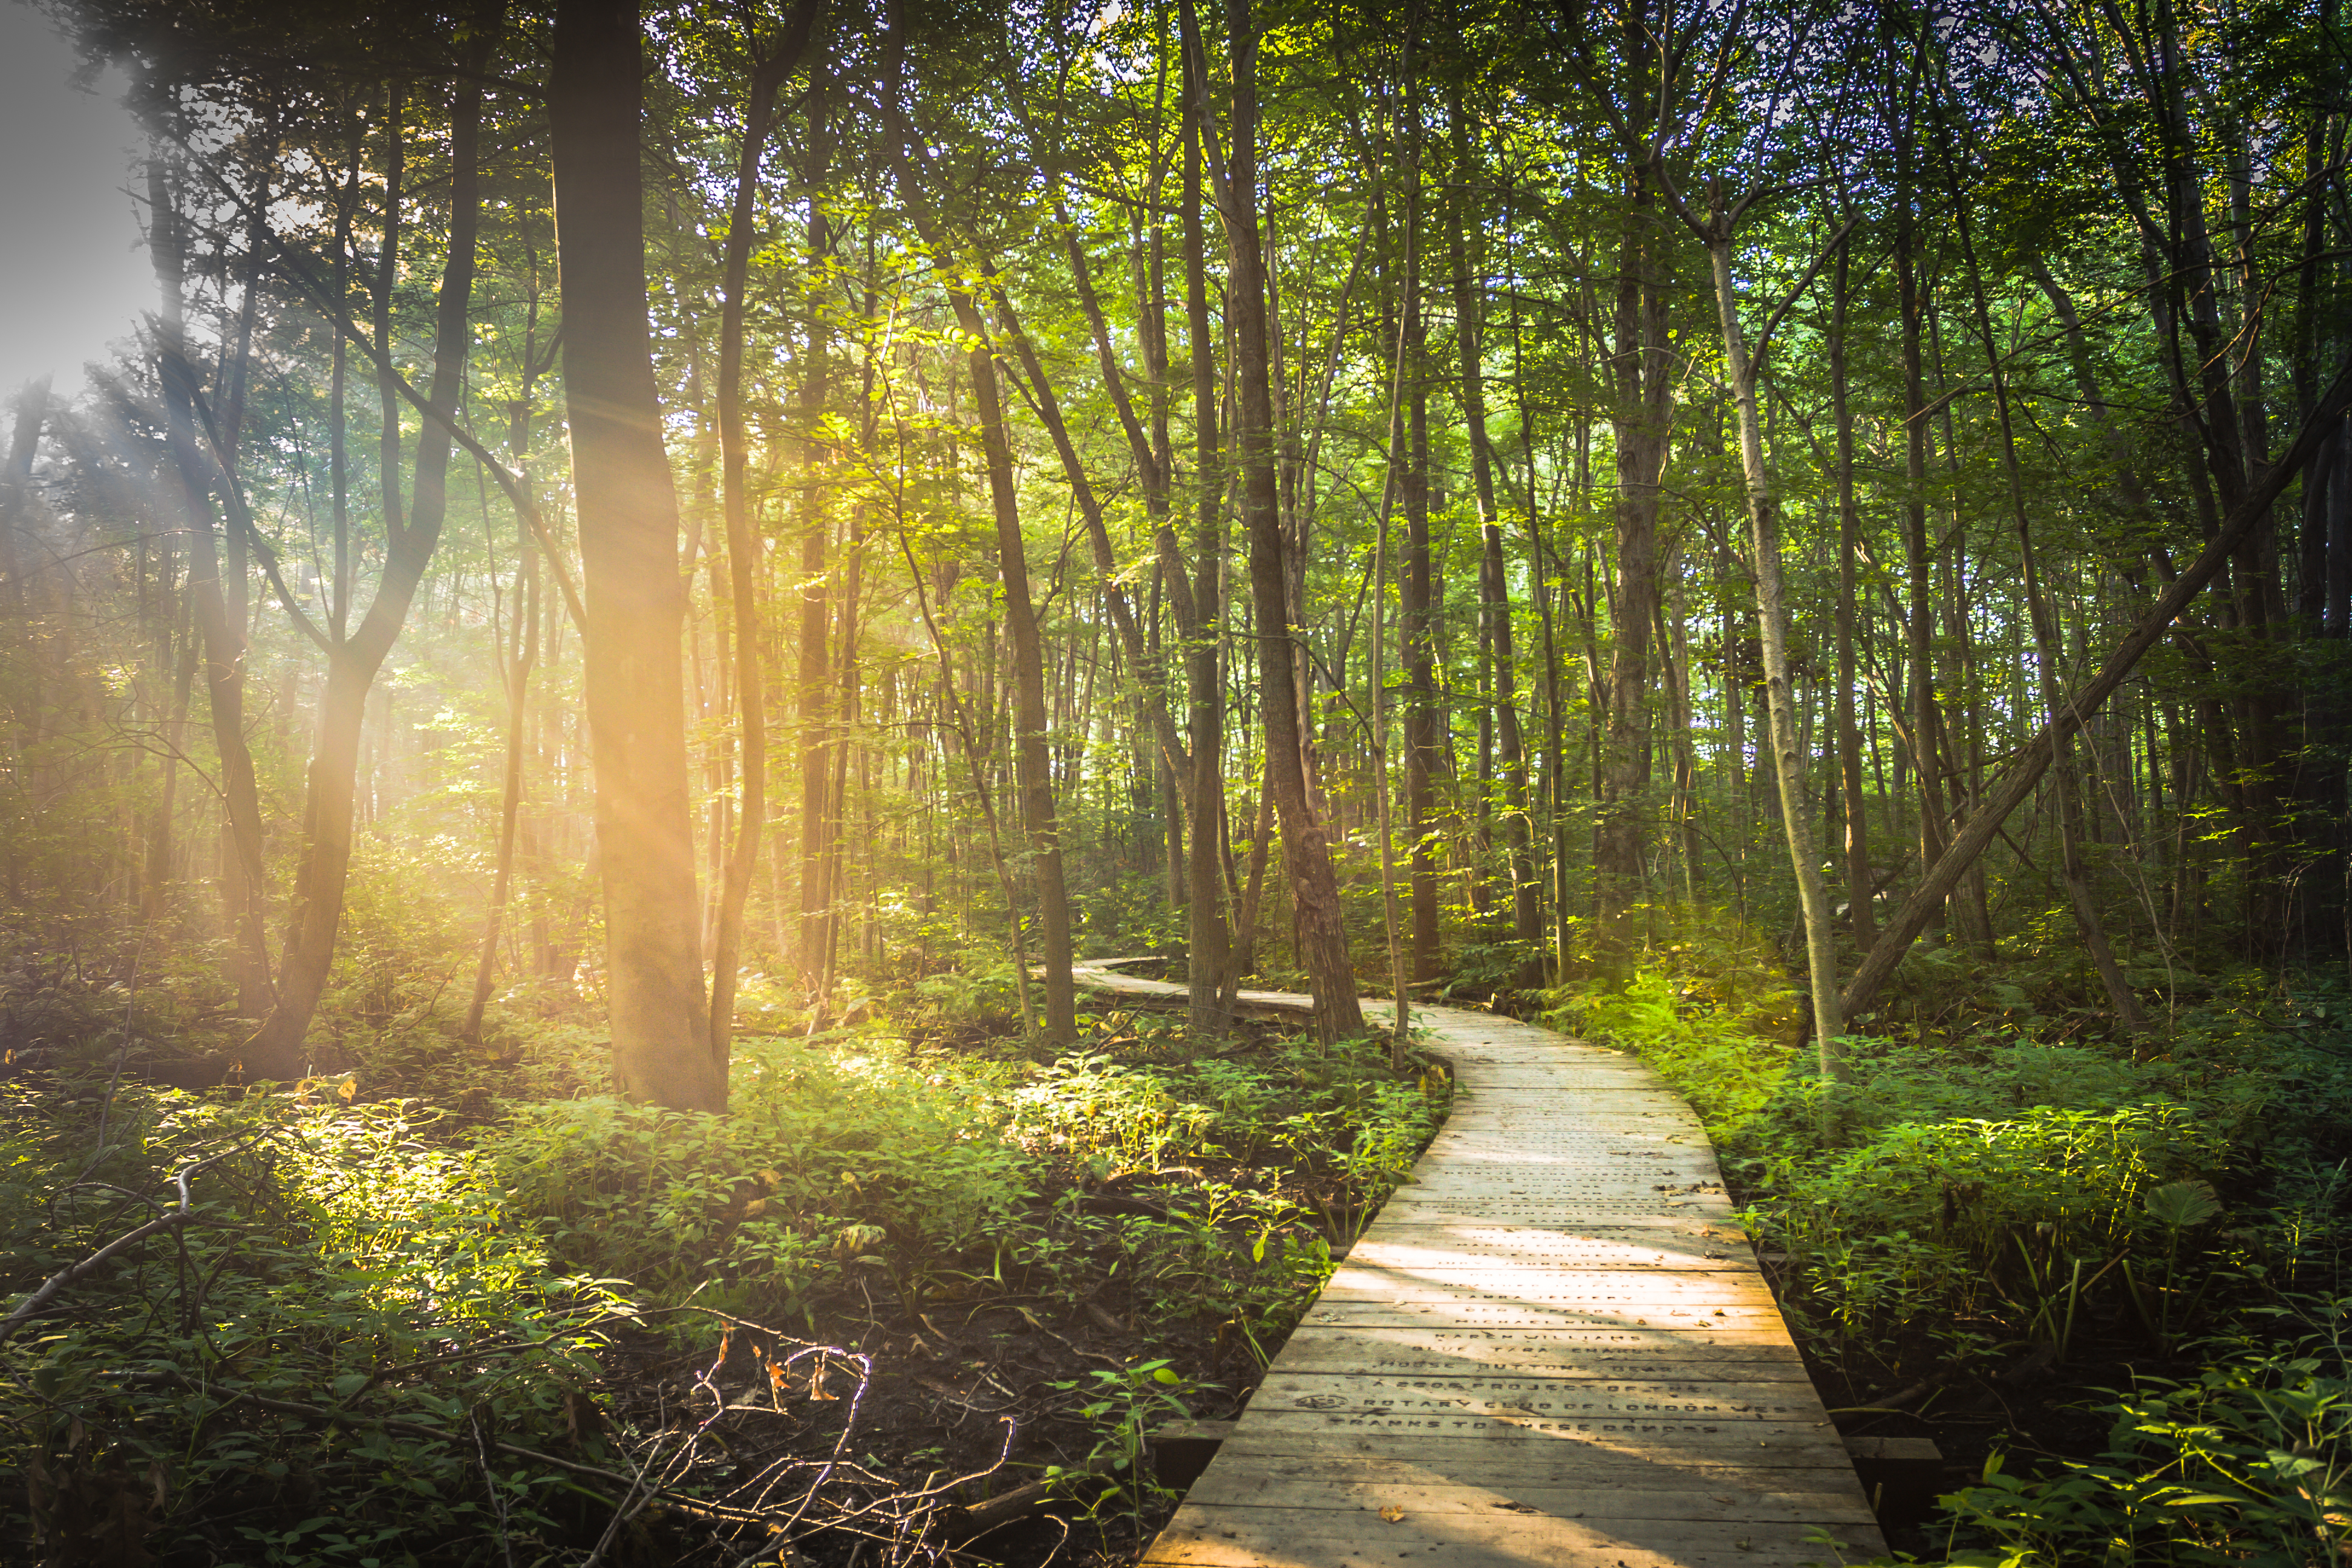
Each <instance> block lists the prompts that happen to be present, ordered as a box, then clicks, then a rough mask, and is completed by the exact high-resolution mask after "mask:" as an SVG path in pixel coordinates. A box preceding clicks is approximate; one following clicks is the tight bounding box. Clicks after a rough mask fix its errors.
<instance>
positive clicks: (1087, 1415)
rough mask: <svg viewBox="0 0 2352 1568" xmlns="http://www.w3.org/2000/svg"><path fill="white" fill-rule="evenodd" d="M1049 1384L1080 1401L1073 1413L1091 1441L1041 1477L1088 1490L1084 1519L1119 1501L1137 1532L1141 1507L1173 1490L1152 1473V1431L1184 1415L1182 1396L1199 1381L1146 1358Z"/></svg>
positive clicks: (1185, 1401) (1188, 1411) (1079, 1490)
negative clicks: (1080, 1455) (1078, 1455)
mask: <svg viewBox="0 0 2352 1568" xmlns="http://www.w3.org/2000/svg"><path fill="white" fill-rule="evenodd" d="M1053 1386H1054V1388H1055V1390H1056V1391H1057V1392H1060V1393H1064V1394H1077V1395H1078V1396H1079V1397H1080V1398H1081V1399H1082V1400H1084V1403H1083V1404H1081V1405H1079V1406H1078V1411H1077V1414H1078V1417H1079V1419H1081V1420H1083V1421H1085V1422H1087V1424H1088V1425H1089V1426H1091V1427H1092V1428H1093V1430H1094V1433H1095V1445H1094V1447H1093V1448H1092V1449H1091V1450H1089V1451H1088V1453H1087V1457H1086V1458H1084V1459H1083V1460H1081V1461H1079V1462H1078V1463H1077V1464H1075V1465H1068V1466H1063V1465H1050V1466H1048V1467H1046V1470H1045V1479H1047V1480H1049V1481H1052V1482H1054V1483H1055V1484H1056V1485H1059V1486H1062V1487H1066V1488H1067V1489H1069V1490H1070V1491H1071V1492H1072V1493H1073V1494H1075V1495H1078V1496H1086V1495H1087V1494H1089V1493H1091V1494H1092V1495H1091V1497H1089V1498H1088V1500H1087V1518H1089V1519H1092V1518H1095V1517H1097V1515H1099V1514H1100V1513H1101V1512H1102V1511H1103V1510H1105V1509H1106V1508H1108V1507H1110V1506H1112V1505H1113V1504H1116V1503H1121V1502H1124V1503H1125V1504H1126V1505H1127V1509H1128V1513H1129V1517H1130V1518H1131V1519H1132V1520H1133V1521H1134V1524H1135V1528H1136V1530H1137V1531H1138V1533H1140V1532H1141V1531H1142V1529H1143V1510H1144V1508H1145V1506H1146V1505H1147V1504H1149V1503H1150V1502H1153V1501H1155V1500H1161V1499H1168V1498H1173V1497H1174V1496H1175V1495H1176V1494H1175V1493H1174V1492H1172V1491H1171V1490H1170V1489H1168V1488H1166V1487H1163V1486H1161V1485H1160V1483H1159V1481H1158V1480H1157V1479H1154V1478H1153V1477H1152V1475H1151V1468H1150V1462H1149V1458H1150V1455H1149V1449H1150V1434H1151V1430H1152V1428H1153V1427H1155V1426H1160V1425H1161V1424H1162V1423H1164V1422H1168V1421H1181V1420H1184V1419H1186V1418H1187V1417H1189V1416H1190V1415H1192V1405H1191V1404H1190V1402H1189V1401H1188V1399H1187V1398H1186V1395H1187V1394H1192V1393H1196V1392H1198V1391H1199V1389H1198V1385H1196V1384H1189V1383H1187V1382H1186V1381H1185V1380H1184V1378H1183V1376H1182V1375H1181V1373H1178V1372H1177V1371H1176V1370H1175V1369H1174V1368H1172V1367H1171V1366H1170V1365H1169V1364H1168V1363H1167V1362H1165V1361H1147V1362H1139V1363H1136V1364H1135V1365H1133V1366H1128V1367H1121V1368H1119V1369H1118V1370H1117V1371H1115V1372H1114V1371H1111V1370H1109V1369H1108V1368H1102V1369H1097V1370H1095V1371H1091V1372H1089V1373H1087V1375H1086V1376H1085V1377H1083V1378H1076V1379H1073V1380H1071V1381H1069V1382H1066V1383H1057V1384H1054V1385H1053Z"/></svg>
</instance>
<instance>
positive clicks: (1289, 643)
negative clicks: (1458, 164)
mask: <svg viewBox="0 0 2352 1568" xmlns="http://www.w3.org/2000/svg"><path fill="white" fill-rule="evenodd" d="M1180 14H1181V19H1182V21H1183V24H1184V31H1185V34H1186V43H1187V46H1188V47H1190V48H1191V49H1192V51H1193V57H1194V62H1195V68H1196V71H1198V74H1199V75H1200V76H1201V77H1202V78H1203V79H1204V78H1205V76H1206V73H1205V71H1199V70H1198V68H1199V65H1200V62H1201V60H1202V56H1201V54H1200V53H1199V49H1200V44H1199V36H1198V28H1197V26H1195V24H1194V21H1193V18H1192V6H1191V4H1190V0H1185V3H1184V4H1183V5H1182V6H1181V13H1180ZM1227 23H1228V26H1229V27H1230V29H1231V33H1232V46H1233V82H1234V89H1233V116H1232V121H1231V123H1230V126H1229V130H1230V132H1231V134H1232V138H1233V151H1232V167H1231V169H1230V171H1229V172H1228V173H1227V174H1225V176H1224V178H1223V179H1222V180H1221V181H1220V182H1219V186H1220V188H1219V190H1218V192H1217V196H1218V206H1219V208H1220V209H1221V212H1222V214H1223V218H1224V226H1225V237H1226V242H1227V254H1228V262H1227V266H1226V299H1227V304H1226V309H1227V310H1228V312H1229V313H1230V315H1231V317H1232V320H1233V325H1234V388H1235V396H1234V411H1235V414H1236V416H1237V421H1236V429H1235V432H1234V435H1235V444H1236V446H1237V447H1238V448H1239V451H1240V455H1241V464H1242V475H1243V484H1242V510H1243V515H1244V518H1245V520H1246V521H1247V525H1248V529H1249V561H1250V598H1251V604H1252V606H1253V608H1254V610H1255V617H1256V621H1257V639H1258V676H1259V679H1258V687H1259V695H1260V700H1261V701H1262V702H1263V703H1264V704H1265V709H1264V719H1263V722H1264V726H1265V749H1266V777H1267V784H1268V785H1269V789H1270V793H1271V794H1272V795H1273V797H1274V806H1275V811H1276V815H1277V816H1279V817H1280V818H1281V821H1282V848H1283V861H1284V864H1285V866H1286V868H1287V869H1288V871H1289V873H1290V889H1291V899H1292V901H1293V904H1294V907H1295V908H1296V910H1297V917H1298V932H1299V949H1300V952H1299V957H1300V959H1301V960H1302V961H1303V963H1304V967H1305V968H1306V970H1307V978H1308V984H1310V985H1311V986H1312V987H1313V989H1314V993H1315V1025H1316V1033H1317V1034H1318V1036H1319V1037H1321V1038H1323V1039H1325V1040H1339V1039H1346V1038H1349V1037H1353V1036H1357V1035H1360V1034H1362V1033H1363V1031H1364V1015H1363V1007H1362V1005H1361V1004H1360V1001H1359V999H1358V997H1357V994H1356V976H1355V970H1354V965H1353V964H1352V963H1351V962H1350V961H1349V955H1348V932H1347V927H1346V926H1345V925H1344V924H1343V923H1342V921H1341V920H1340V913H1339V879H1338V878H1337V876H1335V875H1334V873H1333V871H1332V868H1331V851H1330V847H1329V842H1328V839H1327V838H1326V837H1325V835H1324V828H1323V824H1322V823H1321V821H1320V820H1318V818H1317V816H1316V815H1315V813H1314V810H1313V807H1312V805H1311V803H1310V802H1309V801H1308V799H1307V760H1306V752H1305V749H1304V744H1303V741H1304V737H1303V736H1302V735H1301V733H1300V728H1299V721H1300V714H1299V707H1298V688H1297V654H1296V651H1295V649H1294V647H1293V637H1292V631H1291V625H1290V618H1289V603H1288V599H1289V595H1288V577H1289V572H1288V563H1287V562H1286V559H1285V552H1284V540H1283V536H1282V516H1281V495H1280V493H1279V489H1278V485H1277V481H1276V473H1275V450H1274V400H1273V390H1272V385H1271V383H1270V381H1269V379H1268V377H1269V374H1270V368H1271V367H1270V363H1269V361H1268V357H1267V355H1268V344H1267V339H1266V332H1267V324H1266V284H1265V252H1264V251H1263V250H1262V249H1261V248H1260V247H1259V245H1258V218H1257V191H1258V185H1257V36H1256V30H1255V29H1256V24H1255V19H1254V17H1253V16H1252V11H1251V6H1250V3H1249V0H1233V3H1232V4H1231V5H1229V6H1228V11H1227ZM1203 85H1204V86H1205V82H1204V83H1203ZM1202 97H1203V98H1204V99H1205V97H1206V93H1205V91H1204V92H1203V93H1202ZM1204 119H1205V116H1204Z"/></svg>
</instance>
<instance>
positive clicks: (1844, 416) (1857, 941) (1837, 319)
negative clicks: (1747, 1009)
mask: <svg viewBox="0 0 2352 1568" xmlns="http://www.w3.org/2000/svg"><path fill="white" fill-rule="evenodd" d="M1852 262H1853V254H1852V247H1850V246H1844V245H1841V246H1840V247H1838V253H1837V260H1836V262H1835V264H1834V265H1835V268H1836V270H1835V271H1834V272H1833V273H1832V277H1831V285H1830V286H1831V295H1830V335H1829V352H1830V406H1831V416H1832V418H1833V419H1834V420H1835V421H1836V424H1837V490H1838V599H1837V714H1836V724H1837V753H1838V784H1839V787H1840V788H1841V789H1842V790H1843V792H1844V799H1845V811H1844V817H1845V886H1846V919H1847V921H1848V923H1849V924H1850V925H1851V926H1852V927H1853V942H1854V946H1855V948H1856V950H1858V951H1863V952H1867V951H1868V950H1869V947H1870V944H1871V943H1872V942H1874V941H1875V940H1876V939H1877V935H1878V922H1877V921H1875V920H1874V919H1873V918H1872V913H1871V907H1870V906H1871V898H1872V888H1873V886H1874V884H1873V881H1872V876H1871V869H1870V803H1869V800H1868V798H1867V797H1866V796H1865V795H1864V793H1863V780H1862V731H1861V730H1860V729H1859V728H1858V727H1856V725H1855V723H1854V717H1853V688H1854V665H1853V639H1854V559H1855V556H1856V555H1857V553H1858V552H1860V550H1861V547H1862V515H1861V511H1860V510H1859V509H1858V508H1857V507H1856V506H1855V505H1854V499H1853V407H1852V405H1851V404H1850V403H1849V402H1848V400H1847V395H1846V344H1847V341H1848V336H1849V330H1848V313H1847V312H1848V307H1849V304H1850V302H1851V301H1852V300H1853V283H1852Z"/></svg>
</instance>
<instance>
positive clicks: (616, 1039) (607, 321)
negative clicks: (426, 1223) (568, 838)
mask: <svg viewBox="0 0 2352 1568" xmlns="http://www.w3.org/2000/svg"><path fill="white" fill-rule="evenodd" d="M642 80H643V65H642V59H641V50H640V43H639V29H638V21H637V6H636V0H559V4H558V5H557V7H556V22H555V47H554V65H553V69H552V71H551V75H550V79H549V84H548V117H549V123H550V127H551V131H552V132H553V142H554V163H555V201H556V260H557V268H558V270H559V274H560V276H561V279H562V288H563V303H564V322H563V382H564V393H565V399H566V403H567V405H568V406H569V409H570V415H571V424H572V490H573V494H574V496H575V498H576V504H577V507H578V512H579V526H580V553H581V563H582V567H583V574H584V576H585V578H586V583H585V597H586V605H585V609H586V612H587V627H586V635H585V637H584V638H583V642H584V645H585V646H584V649H583V652H584V660H585V662H584V682H583V686H584V695H585V699H586V700H585V704H584V705H585V708H586V710H587V718H588V728H589V737H590V742H589V743H590V747H591V750H592V752H593V759H594V763H595V768H596V843H597V851H598V857H597V858H598V861H599V865H600V870H601V879H602V882H603V885H604V928H605V989H606V994H607V996H608V997H609V998H610V1004H611V1012H612V1027H613V1070H614V1079H615V1080H616V1082H617V1083H618V1085H619V1087H620V1089H621V1091H622V1093H624V1094H625V1095H626V1096H627V1097H628V1098H629V1099H631V1100H638V1101H641V1102H651V1103H654V1104H658V1105H666V1106H670V1107H673V1108H675V1109H678V1110H709V1111H718V1110H725V1109H726V1105H727V1064H726V1060H725V1058H724V1057H723V1056H722V1055H721V1054H720V1053H719V1051H718V1050H716V1049H714V1048H713V1046H712V1043H711V1039H710V1027H709V1025H710V1019H709V1009H708V1006H707V1004H706V1000H705V996H704V992H703V984H702V962H701V952H700V943H699V940H698V939H699V935H700V932H699V930H698V924H699V921H698V905H697V902H696V898H695V886H694V837H693V830H692V826H691V824H690V822H689V819H688V784H687V751H686V692H685V686H684V681H683V679H682V677H681V673H680V666H679V637H680V634H681V633H682V631H683V629H684V626H685V618H686V595H685V589H684V587H683V584H681V582H680V580H679V572H678V512H677V493H676V491H675V489H673V488H672V485H671V480H670V471H669V459H668V456H667V453H666V452H665V451H664V450H663V447H662V432H661V407H660V398H659V394H658V391H657V389H656V386H655V384H654V374H653V361H652V355H651V344H650V342H649V341H648V336H647V330H646V263H645V228H644V211H643V194H642V189H641V186H640V183H639V174H638V169H639V150H638V119H639V115H640V112H641V108H642V100H641V92H642V85H641V84H642Z"/></svg>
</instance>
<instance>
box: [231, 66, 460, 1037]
mask: <svg viewBox="0 0 2352 1568" xmlns="http://www.w3.org/2000/svg"><path fill="white" fill-rule="evenodd" d="M481 110H482V92H481V88H480V87H479V86H478V85H477V84H475V83H473V82H471V81H464V82H460V83H459V84H458V86H457V88H456V89H455V90H454V94H453V100H452V103H451V108H450V121H449V122H450V133H449V145H450V179H449V201H450V211H449V245H448V256H447V259H446V265H445V267H444V269H443V272H442V277H441V294H440V300H439V306H438V310H437V312H436V320H435V323H434V344H433V384H432V388H431V391H430V393H429V394H428V397H427V401H428V404H429V405H430V408H431V410H432V412H433V414H435V415H436V416H438V419H437V421H436V419H435V418H431V417H428V418H427V419H426V421H425V426H424V429H423V430H422V431H421V432H420V433H419V435H418V437H417V444H416V474H415V487H414V496H413V500H414V502H415V504H414V507H413V509H412V510H411V512H410V515H409V516H408V517H407V518H406V519H405V520H403V519H401V518H400V517H399V515H398V513H397V510H396V505H395V503H394V502H393V501H392V500H391V499H390V498H392V497H393V496H394V494H395V492H396V490H397V488H398V485H399V479H400V476H399V473H398V471H397V470H396V468H395V469H390V470H388V471H387V472H386V474H385V477H384V480H385V486H386V489H385V495H386V497H387V502H386V507H385V515H384V529H385V548H384V567H383V579H382V580H381V582H379V583H378V584H377V586H376V593H375V596H374V597H373V599H372V600H371V601H370V602H369V604H368V609H367V614H366V615H365V616H362V617H361V619H360V624H359V626H358V629H357V630H355V631H353V632H352V635H351V636H350V637H348V638H345V639H342V640H341V641H339V642H336V643H335V644H334V645H333V646H332V647H330V648H329V649H328V651H327V684H326V689H325V691H324V692H323V693H322V694H321V696H320V700H319V738H318V749H317V751H316V752H314V753H313V755H312V757H311V759H310V777H309V788H308V792H307V797H306V802H305V806H304V811H303V823H304V828H305V832H304V836H303V837H304V843H303V856H302V863H301V869H300V873H299V877H298V879H297V881H296V896H295V908H294V910H293V915H292V920H291V922H290V925H289V931H288V933H287V939H286V949H285V952H284V953H283V954H282V956H281V958H280V962H279V970H278V996H277V1005H275V1006H274V1007H273V1008H272V1009H271V1010H270V1014H269V1016H268V1018H267V1019H266V1020H265V1021H264V1022H263V1024H262V1026H261V1028H260V1029H259V1030H258V1031H257V1033H256V1034H255V1036H254V1038H253V1041H252V1043H251V1044H250V1045H249V1046H248V1047H247V1064H246V1066H247V1071H248V1072H251V1073H253V1074H255V1075H256V1076H260V1077H270V1078H291V1077H294V1076H297V1075H298V1074H299V1072H300V1071H301V1070H302V1068H303V1066H304V1063H305V1053H304V1050H303V1041H304V1037H305V1036H306V1035H307V1034H308V1033H309V1032H310V1020H311V1018H312V1016H314V1015H315V1014H316V1013H317V1011H318V1007H319V1002H320V997H321V996H323V995H324V994H325V993H326V988H327V979H328V975H329V973H330V971H331V969H332V968H333V965H334V959H335V943H336V938H337V935H338V933H339V931H340V930H341V924H342V914H343V896H344V891H345V888H346V884H347V883H348V881H349V879H350V873H351V860H352V812H353V806H354V797H355V795H356V791H357V782H358V776H359V760H360V738H361V732H362V730H363V728H364V727H365V723H366V716H367V698H368V691H369V689H370V688H371V687H373V685H374V683H375V678H376V673H377V671H378V670H380V669H381V668H383V661H384V659H385V658H386V657H387V656H388V655H389V654H390V653H391V652H392V647H393V644H394V642H396V641H397V640H399V637H400V633H401V629H402V627H403V626H405V625H406V623H407V619H408V610H409V606H410V605H411V604H412V603H413V602H414V601H415V596H416V590H417V585H418V584H420V583H421V582H423V580H424V576H425V567H426V566H427V565H428V564H429V563H431V561H432V559H433V552H434V550H435V548H436V546H437V545H438V544H439V542H440V537H441V527H442V523H443V521H445V519H446V516H447V514H448V477H449V453H450V437H449V430H448V421H449V420H450V418H451V417H453V416H454V412H455V410H456V408H457V401H458V397H459V395H460V394H459V384H460V383H461V382H462V380H463V379H464V375H465V364H466V356H467V349H468V347H469V345H470V341H471V327H470V324H469V321H468V314H467V312H468V310H469V308H470V307H471V304H472V300H473V284H474V248H475V237H476V234H477V232H478V227H479V222H480V216H481V202H480V196H479V191H478V163H479V160H478V143H479V132H480V128H481ZM385 224H386V230H387V233H390V232H394V231H395V230H396V227H397V220H396V218H392V217H387V219H386V220H385ZM390 243H391V242H390V240H389V239H387V241H386V244H387V247H389V246H390ZM383 265H385V266H387V267H388V266H390V265H391V260H390V254H389V249H387V255H386V258H385V259H384V262H383ZM379 328H380V331H381V330H387V329H384V328H383V321H382V318H379ZM386 363H389V362H388V361H387V362H386ZM399 406H400V405H399V401H398V393H397V390H396V389H388V390H387V395H386V398H385V418H386V420H387V422H388V423H389V424H390V425H391V426H392V431H391V433H390V434H388V435H387V436H386V437H385V441H384V446H383V453H384V458H385V460H386V462H387V463H397V461H398V460H399V456H398V455H399V450H400V442H399V436H398V426H399V420H398V417H397V416H398V410H399Z"/></svg>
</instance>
